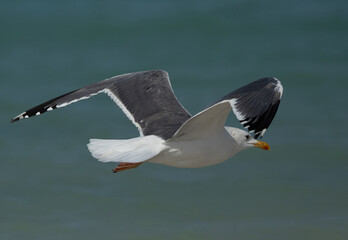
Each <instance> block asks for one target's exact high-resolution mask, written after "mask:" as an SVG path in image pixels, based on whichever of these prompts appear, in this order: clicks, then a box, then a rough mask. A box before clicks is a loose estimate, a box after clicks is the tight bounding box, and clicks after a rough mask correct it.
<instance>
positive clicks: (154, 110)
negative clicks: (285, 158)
mask: <svg viewBox="0 0 348 240" xmlns="http://www.w3.org/2000/svg"><path fill="white" fill-rule="evenodd" d="M98 93H106V94H107V95H108V96H109V97H111V99H112V100H113V101H114V102H115V103H116V104H117V105H118V107H120V108H121V109H122V111H123V112H124V113H125V114H126V116H127V117H128V118H129V119H130V120H131V121H132V123H133V124H134V125H135V126H136V127H137V128H138V130H139V134H140V136H138V137H134V138H130V139H107V140H105V139H90V142H89V144H87V147H88V149H89V151H90V152H91V154H92V156H93V157H94V158H96V159H98V160H99V161H100V162H117V163H119V164H118V166H117V167H115V168H114V169H113V172H115V173H116V172H120V171H123V170H127V169H132V168H136V167H138V166H139V165H140V164H142V163H144V162H152V163H158V164H164V165H168V166H172V167H179V168H200V167H206V166H211V165H215V164H218V163H221V162H224V161H226V160H227V159H230V158H232V157H233V156H234V155H236V154H237V153H238V152H240V151H242V150H245V149H248V148H252V147H257V148H261V149H264V150H269V149H270V146H269V145H268V144H267V143H265V142H262V141H259V140H257V139H258V138H259V137H262V136H263V135H264V133H265V131H266V129H267V128H268V127H269V125H270V124H271V122H272V120H273V118H274V116H275V114H276V112H277V109H278V106H279V103H280V99H281V97H282V94H283V86H282V84H281V82H280V81H279V80H278V79H276V78H273V77H266V78H261V79H259V80H256V81H254V82H251V83H249V84H247V85H245V86H243V87H241V88H238V89H237V90H234V91H232V92H230V93H229V94H227V95H226V96H224V97H222V98H221V99H220V100H218V101H217V102H215V103H214V104H212V105H211V106H209V107H208V108H206V109H204V110H202V111H201V112H199V113H197V114H195V115H193V116H192V115H191V114H190V113H189V112H188V111H187V110H186V109H185V108H184V107H183V106H182V105H181V104H180V102H179V101H178V100H177V98H176V96H175V95H174V92H173V89H172V86H171V83H170V80H169V76H168V73H167V72H166V71H163V70H151V71H141V72H134V73H127V74H122V75H117V76H114V77H111V78H108V79H105V80H103V81H100V82H97V83H93V84H91V85H88V86H86V87H83V88H80V89H77V90H75V91H72V92H69V93H66V94H64V95H61V96H59V97H56V98H54V99H51V100H49V101H47V102H44V103H42V104H40V105H38V106H36V107H33V108H31V109H29V110H27V111H25V112H23V113H21V114H20V115H18V116H16V117H15V118H13V119H12V120H11V122H16V121H18V120H21V119H26V118H29V117H32V116H37V115H41V114H43V113H45V112H47V111H51V110H54V109H56V108H62V107H65V106H67V105H69V104H71V103H74V102H77V101H80V100H84V99H88V98H90V97H91V96H94V95H96V94H98ZM231 111H232V112H233V113H234V115H235V116H236V118H237V119H238V120H239V122H240V123H241V124H242V125H243V126H244V128H245V129H246V130H247V131H245V130H243V129H239V128H235V127H230V126H225V123H226V120H227V117H228V115H229V113H230V112H231ZM251 134H252V135H253V136H251Z"/></svg>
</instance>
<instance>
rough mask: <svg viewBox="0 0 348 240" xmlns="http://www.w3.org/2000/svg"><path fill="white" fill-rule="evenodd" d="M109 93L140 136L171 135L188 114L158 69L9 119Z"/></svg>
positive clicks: (126, 76) (106, 82)
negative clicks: (136, 128)
mask: <svg viewBox="0 0 348 240" xmlns="http://www.w3.org/2000/svg"><path fill="white" fill-rule="evenodd" d="M101 92H103V93H106V94H108V95H109V96H110V97H111V98H112V99H113V100H114V101H115V102H116V104H117V105H118V106H119V107H120V108H121V109H122V110H123V112H124V113H125V114H126V115H127V116H128V118H129V119H130V120H131V121H132V122H133V123H134V124H135V126H137V127H138V130H139V132H140V135H156V136H159V137H161V138H163V139H165V140H166V139H169V138H171V137H172V136H173V135H174V133H175V132H176V130H177V129H178V128H179V127H180V126H181V125H182V124H183V123H184V122H185V121H186V120H187V119H189V118H190V117H191V115H190V114H189V113H188V112H187V111H186V110H185V109H184V108H183V106H182V105H181V104H180V103H179V101H178V100H177V98H176V97H175V95H174V93H173V90H172V87H171V84H170V81H169V76H168V73H167V72H165V71H161V70H156V71H144V72H135V73H128V74H123V75H118V76H115V77H112V78H109V79H106V80H103V81H101V82H97V83H94V84H91V85H88V86H86V87H84V88H80V89H77V90H75V91H72V92H69V93H66V94H64V95H61V96H59V97H56V98H54V99H52V100H49V101H47V102H44V103H42V104H40V105H38V106H36V107H33V108H31V109H29V110H27V111H25V112H23V113H22V114H20V115H18V116H17V117H15V118H13V119H12V120H11V122H15V121H18V120H20V119H23V118H29V117H32V116H35V115H40V114H42V113H44V112H47V111H50V110H53V109H56V108H60V107H65V106H67V105H69V104H71V103H74V102H77V101H79V100H83V99H87V98H89V97H91V96H93V95H96V94H98V93H101Z"/></svg>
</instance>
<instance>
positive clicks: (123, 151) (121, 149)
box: [87, 135, 166, 163]
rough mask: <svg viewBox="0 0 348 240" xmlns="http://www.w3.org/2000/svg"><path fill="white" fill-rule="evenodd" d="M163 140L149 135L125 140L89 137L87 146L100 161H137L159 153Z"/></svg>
mask: <svg viewBox="0 0 348 240" xmlns="http://www.w3.org/2000/svg"><path fill="white" fill-rule="evenodd" d="M164 142H165V141H164V140H163V139H162V138H160V137H157V136H155V135H149V136H145V137H137V138H131V139H126V140H104V139H90V143H89V144H87V147H88V150H89V151H90V152H91V153H92V156H93V157H95V158H96V159H98V160H99V161H100V162H129V163H137V162H143V161H146V160H149V159H150V158H153V157H154V156H156V155H157V154H159V153H160V152H161V151H162V150H163V149H165V148H166V146H165V145H164V144H163V143H164Z"/></svg>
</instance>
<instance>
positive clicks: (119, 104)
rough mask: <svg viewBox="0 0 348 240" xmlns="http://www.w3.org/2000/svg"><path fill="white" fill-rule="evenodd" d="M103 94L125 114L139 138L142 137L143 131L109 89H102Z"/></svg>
mask: <svg viewBox="0 0 348 240" xmlns="http://www.w3.org/2000/svg"><path fill="white" fill-rule="evenodd" d="M102 91H103V92H104V93H106V94H107V95H108V96H109V97H110V98H111V99H112V100H113V101H114V102H115V103H116V104H117V106H118V107H119V108H121V110H122V111H123V112H124V114H126V116H127V117H128V118H129V120H131V121H132V123H133V124H134V125H135V126H136V127H137V128H138V130H139V133H140V136H144V133H143V129H142V128H141V126H140V125H139V123H137V122H136V121H135V119H134V117H133V115H132V114H131V113H130V112H129V111H128V109H127V108H126V106H125V105H124V104H123V103H122V102H121V101H120V99H118V97H117V96H116V95H115V94H114V93H113V92H112V91H110V90H109V89H104V90H102Z"/></svg>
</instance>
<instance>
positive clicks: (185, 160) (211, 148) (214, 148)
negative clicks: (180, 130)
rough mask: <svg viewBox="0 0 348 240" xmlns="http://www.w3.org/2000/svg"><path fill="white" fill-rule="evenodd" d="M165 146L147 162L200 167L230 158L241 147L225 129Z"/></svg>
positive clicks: (177, 140)
mask: <svg viewBox="0 0 348 240" xmlns="http://www.w3.org/2000/svg"><path fill="white" fill-rule="evenodd" d="M165 145H166V146H167V148H166V149H165V150H163V151H162V152H161V153H160V154H158V155H157V156H156V157H154V158H152V159H150V160H149V162H153V163H159V164H164V165H168V166H172V167H181V168H200V167H206V166H210V165H215V164H218V163H221V162H223V161H226V160H227V159H229V158H231V157H232V156H233V155H235V154H236V153H237V152H239V151H240V150H241V149H239V146H238V144H237V143H236V142H235V141H234V139H233V138H231V136H230V135H229V134H228V132H227V131H223V132H218V133H217V134H216V135H213V136H209V137H207V138H200V139H192V140H188V139H185V140H180V138H178V139H175V140H173V141H167V142H166V143H165Z"/></svg>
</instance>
